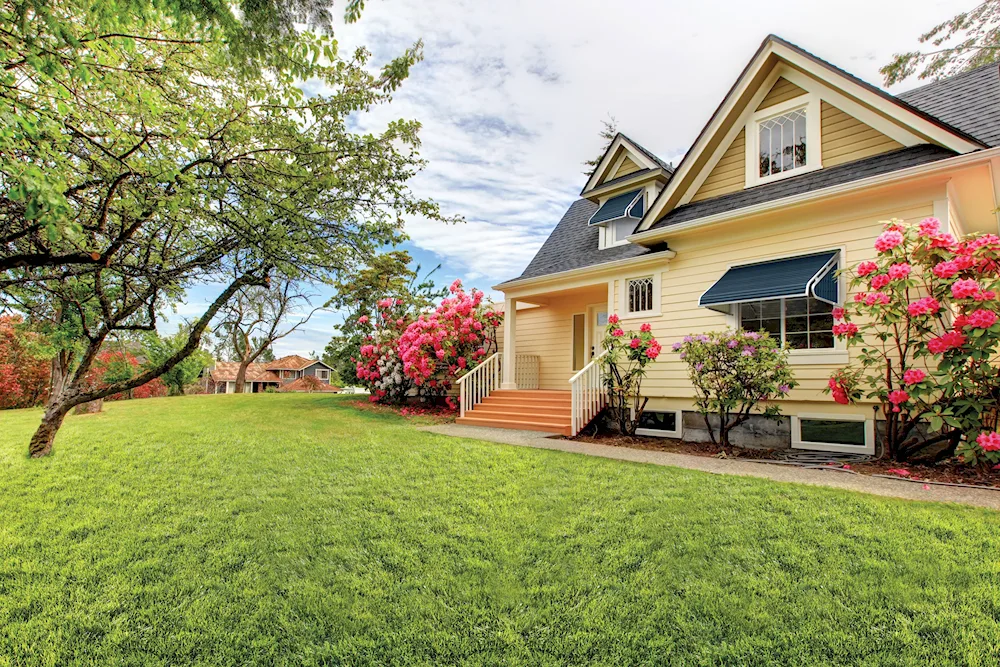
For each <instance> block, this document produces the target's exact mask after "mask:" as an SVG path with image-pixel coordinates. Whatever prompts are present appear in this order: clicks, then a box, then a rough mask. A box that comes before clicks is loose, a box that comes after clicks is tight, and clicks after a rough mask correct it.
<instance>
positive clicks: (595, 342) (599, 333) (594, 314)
mask: <svg viewBox="0 0 1000 667" xmlns="http://www.w3.org/2000/svg"><path fill="white" fill-rule="evenodd" d="M590 323H591V324H590V327H591V329H590V343H589V345H590V349H589V350H588V354H589V356H588V357H587V360H588V361H589V360H591V359H593V358H594V357H596V356H597V355H598V354H600V353H601V349H602V348H601V342H602V341H603V340H604V329H605V327H607V326H608V307H607V306H606V305H604V304H600V305H597V306H591V307H590Z"/></svg>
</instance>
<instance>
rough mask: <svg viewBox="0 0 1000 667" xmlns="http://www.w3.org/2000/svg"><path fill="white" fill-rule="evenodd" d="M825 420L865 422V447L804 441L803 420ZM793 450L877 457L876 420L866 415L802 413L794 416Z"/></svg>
mask: <svg viewBox="0 0 1000 667" xmlns="http://www.w3.org/2000/svg"><path fill="white" fill-rule="evenodd" d="M803 419H805V420H813V419H817V420H824V421H842V422H864V424H865V445H864V447H858V446H856V445H843V444H840V443H834V442H810V441H807V440H803V439H802V422H801V420H803ZM792 449H813V450H816V451H821V452H850V453H855V454H868V455H869V456H874V455H875V420H874V419H871V418H869V417H865V416H864V415H844V414H834V413H822V412H820V413H802V414H798V415H792Z"/></svg>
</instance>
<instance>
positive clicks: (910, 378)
mask: <svg viewBox="0 0 1000 667" xmlns="http://www.w3.org/2000/svg"><path fill="white" fill-rule="evenodd" d="M926 377H927V373H925V372H924V371H923V370H921V369H919V368H911V369H910V370H908V371H906V372H905V373H903V382H904V383H906V384H919V383H920V382H923V381H924V378H926Z"/></svg>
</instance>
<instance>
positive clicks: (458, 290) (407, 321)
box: [357, 280, 503, 409]
mask: <svg viewBox="0 0 1000 667" xmlns="http://www.w3.org/2000/svg"><path fill="white" fill-rule="evenodd" d="M449 292H450V296H448V297H446V298H445V299H443V300H442V301H441V303H440V304H439V305H438V306H437V307H436V308H435V309H434V310H433V311H431V312H429V313H420V314H419V315H416V316H414V315H412V314H409V315H408V314H407V313H406V312H405V310H404V304H403V303H402V302H401V301H399V300H395V301H394V300H392V299H385V300H383V301H380V302H379V304H378V307H379V313H377V314H376V315H375V316H365V315H362V316H361V317H362V318H364V322H362V321H361V319H360V318H359V320H358V322H359V324H362V325H367V326H370V327H371V328H372V333H371V334H370V336H367V337H366V339H365V345H363V346H362V347H361V351H360V354H361V358H360V359H358V360H357V375H358V378H360V379H361V380H362V381H364V382H365V383H366V384H367V386H368V389H369V391H371V393H372V396H371V400H372V401H379V402H383V403H396V404H398V403H402V402H404V401H405V400H406V399H407V397H408V396H410V395H411V394H412V393H414V390H415V393H416V394H417V395H418V396H421V397H424V398H438V397H444V400H445V402H446V404H448V405H449V406H450V407H451V408H452V409H457V407H458V406H457V404H456V403H455V401H454V399H452V398H451V397H448V396H446V395H447V393H448V392H449V391H450V390H451V388H452V387H453V386H454V383H455V381H456V380H458V379H459V378H461V377H462V376H463V375H465V374H466V373H468V372H469V371H471V370H472V369H473V368H475V367H476V366H478V365H479V363H480V362H481V361H482V360H483V359H485V358H486V357H489V356H490V355H492V354H494V353H495V352H496V351H497V343H496V337H497V329H498V327H499V326H500V323H501V322H502V321H503V315H502V314H500V313H497V312H495V311H493V310H492V309H489V308H487V307H486V306H485V304H483V293H482V292H480V291H478V290H475V289H474V290H472V291H471V292H466V291H465V290H464V289H463V287H462V283H461V281H459V280H456V281H455V282H454V283H452V285H451V287H450V288H449Z"/></svg>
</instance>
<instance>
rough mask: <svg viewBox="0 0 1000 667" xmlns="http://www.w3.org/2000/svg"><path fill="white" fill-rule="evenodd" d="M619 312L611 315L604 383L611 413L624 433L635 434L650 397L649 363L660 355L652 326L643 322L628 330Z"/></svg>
mask: <svg viewBox="0 0 1000 667" xmlns="http://www.w3.org/2000/svg"><path fill="white" fill-rule="evenodd" d="M620 324H621V323H620V320H619V318H618V316H617V315H611V316H609V317H608V326H607V329H606V330H605V332H604V341H603V343H602V346H603V348H604V351H605V354H604V356H603V357H601V362H602V364H603V365H604V384H605V387H607V390H608V417H609V419H610V420H611V421H612V423H613V424H614V425H615V427H616V428H617V429H618V431H619V432H620V433H622V434H624V435H630V436H631V435H635V430H636V429H637V428H638V426H639V419H640V418H641V417H642V413H643V411H644V410H645V409H646V403H647V402H648V401H649V398H647V397H645V396H643V395H642V379H643V378H644V377H646V366H647V365H649V364H650V363H652V362H654V361H656V358H657V357H658V356H659V355H660V350H661V349H662V348H661V347H660V344H659V343H658V342H656V338H654V337H653V328H652V327H651V326H650V325H649V324H643V325H641V326H640V327H639V330H638V331H629V332H627V333H626V331H625V330H624V329H623V328H622V327H621V325H620Z"/></svg>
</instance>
